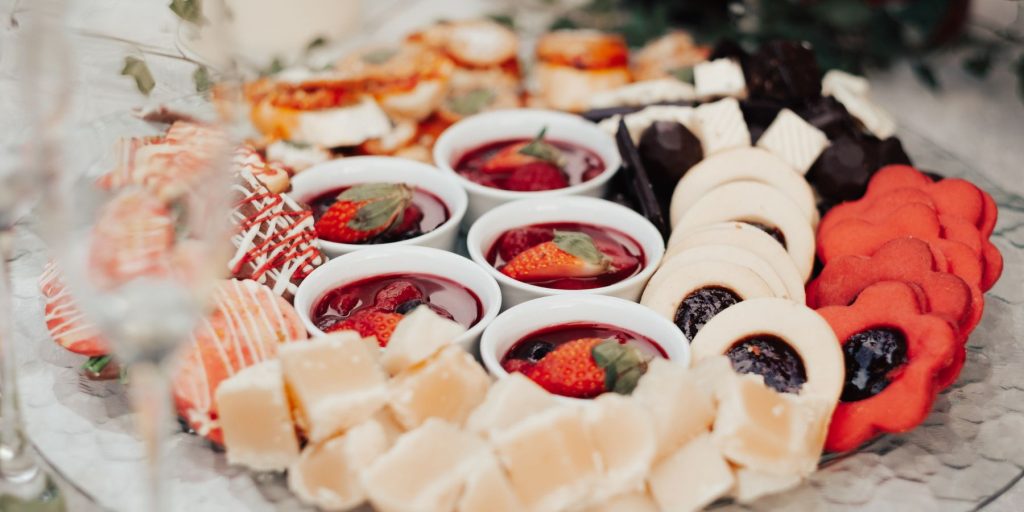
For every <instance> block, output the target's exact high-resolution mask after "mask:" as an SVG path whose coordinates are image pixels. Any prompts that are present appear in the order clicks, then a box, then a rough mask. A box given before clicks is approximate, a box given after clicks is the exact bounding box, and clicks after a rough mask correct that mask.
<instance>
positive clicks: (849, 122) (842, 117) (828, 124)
mask: <svg viewBox="0 0 1024 512" xmlns="http://www.w3.org/2000/svg"><path fill="white" fill-rule="evenodd" d="M793 111H794V112H796V113H797V115H799V116H800V117H802V118H803V120H804V121H807V122H808V123H810V125H811V126H813V127H815V128H817V129H819V130H821V131H823V132H825V135H827V136H828V138H829V139H835V138H838V137H840V136H842V135H852V134H860V133H861V130H860V128H859V127H858V126H857V122H856V120H855V119H854V118H853V116H851V115H850V113H849V112H847V111H846V107H844V106H843V104H842V103H839V102H838V101H836V99H835V98H833V97H831V96H824V97H817V98H808V99H807V100H805V101H804V102H803V103H802V104H801V105H799V106H798V107H796V108H795V109H794V110H793Z"/></svg>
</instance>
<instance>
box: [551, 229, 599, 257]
mask: <svg viewBox="0 0 1024 512" xmlns="http://www.w3.org/2000/svg"><path fill="white" fill-rule="evenodd" d="M554 242H555V245H557V246H558V248H559V249H561V250H563V251H565V252H567V253H569V254H572V255H573V256H576V257H577V258H579V259H581V260H583V261H585V262H587V263H590V264H593V265H608V263H609V259H608V256H606V255H605V254H604V253H603V252H601V250H600V249H598V248H597V244H595V243H594V239H593V238H590V235H588V234H586V233H580V232H578V231H558V230H556V231H555V240H554Z"/></svg>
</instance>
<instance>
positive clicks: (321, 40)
mask: <svg viewBox="0 0 1024 512" xmlns="http://www.w3.org/2000/svg"><path fill="white" fill-rule="evenodd" d="M325 44H327V38H326V37H324V36H319V37H316V38H314V39H313V40H312V41H310V42H309V44H307V45H306V53H309V52H311V51H313V50H316V49H317V48H320V47H322V46H324V45H325Z"/></svg>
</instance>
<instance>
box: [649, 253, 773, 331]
mask: <svg viewBox="0 0 1024 512" xmlns="http://www.w3.org/2000/svg"><path fill="white" fill-rule="evenodd" d="M772 296H773V293H772V289H771V287H769V286H768V284H767V283H765V282H764V280H763V279H761V278H760V277H758V275H757V274H756V273H755V272H754V271H752V270H750V269H748V268H746V267H743V266H741V265H737V264H735V263H726V262H723V261H714V260H701V261H695V262H693V263H691V264H688V265H684V266H681V267H677V268H673V269H671V270H669V269H666V271H665V272H662V271H659V272H657V273H655V276H654V277H652V278H651V281H650V283H648V284H647V288H646V289H644V293H643V296H642V297H641V299H640V303H641V304H643V305H645V306H647V307H649V308H651V309H653V310H654V311H656V312H657V313H658V314H660V315H661V316H663V317H665V318H667V319H669V320H671V321H672V322H673V323H675V324H676V325H677V326H678V327H679V328H680V329H681V330H682V331H683V334H685V335H686V338H687V339H689V340H693V339H694V336H696V335H697V333H698V332H699V331H700V330H701V329H702V328H703V327H704V326H705V325H706V324H707V322H708V321H709V320H711V318H712V317H714V316H715V315H717V314H719V313H721V312H722V311H724V310H725V309H727V308H729V307H732V306H734V305H735V304H737V303H739V302H742V301H744V300H747V299H752V298H755V297H772Z"/></svg>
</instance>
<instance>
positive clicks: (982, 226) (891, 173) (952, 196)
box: [864, 165, 995, 238]
mask: <svg viewBox="0 0 1024 512" xmlns="http://www.w3.org/2000/svg"><path fill="white" fill-rule="evenodd" d="M902 188H915V189H918V190H920V191H921V192H924V193H925V194H927V195H928V196H929V197H930V198H931V199H932V202H933V204H934V205H935V209H936V211H938V212H939V213H941V214H947V215H955V216H957V217H960V218H962V219H964V220H966V221H968V222H970V223H971V224H972V225H973V226H974V227H976V228H978V229H979V230H980V231H981V232H982V233H983V234H984V236H985V237H986V238H988V237H989V236H991V235H992V228H993V227H994V226H995V216H994V213H995V212H994V211H992V209H991V208H990V206H986V202H987V201H991V197H989V196H988V194H987V193H985V191H983V190H981V189H980V188H978V187H977V186H976V185H974V184H973V183H971V182H969V181H967V180H963V179H960V178H944V179H942V180H939V181H932V179H931V178H929V177H928V176H926V175H925V174H923V173H921V172H920V171H918V170H917V169H914V168H913V167H910V166H907V165H887V166H885V167H882V168H881V169H879V170H878V172H877V173H875V175H874V176H872V177H871V181H870V182H869V183H868V188H867V192H866V193H865V194H864V197H865V198H871V197H876V196H877V195H881V194H885V193H888V192H892V191H894V190H897V189H902ZM986 197H987V199H986Z"/></svg>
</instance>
